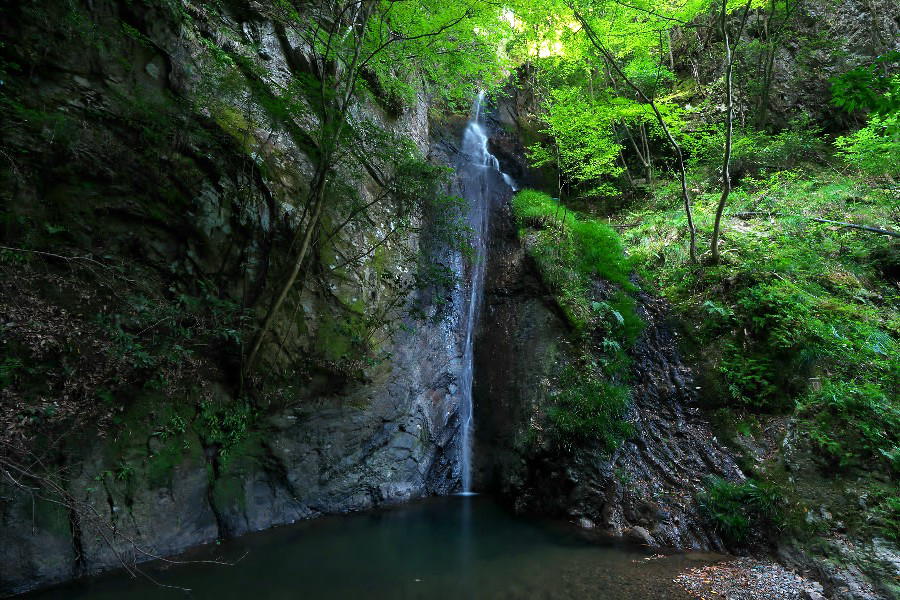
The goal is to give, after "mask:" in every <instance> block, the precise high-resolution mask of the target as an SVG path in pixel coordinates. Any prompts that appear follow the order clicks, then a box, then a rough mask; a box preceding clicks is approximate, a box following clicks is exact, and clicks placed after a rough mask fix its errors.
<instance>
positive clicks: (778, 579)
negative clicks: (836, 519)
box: [674, 558, 825, 600]
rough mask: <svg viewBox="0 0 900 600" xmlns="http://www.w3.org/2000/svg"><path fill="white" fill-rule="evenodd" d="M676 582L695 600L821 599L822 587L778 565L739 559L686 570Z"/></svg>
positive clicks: (822, 596) (822, 598)
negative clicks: (695, 599)
mask: <svg viewBox="0 0 900 600" xmlns="http://www.w3.org/2000/svg"><path fill="white" fill-rule="evenodd" d="M674 581H675V583H677V584H678V585H680V586H681V587H682V588H684V589H685V590H687V591H688V592H689V593H690V594H693V595H694V597H695V598H697V599H698V600H723V599H724V600H775V599H778V600H824V598H825V596H824V595H823V594H822V586H821V585H820V584H818V583H816V582H814V581H810V580H809V579H805V578H803V577H801V576H800V575H797V574H796V573H794V572H793V571H790V570H788V569H786V568H784V567H782V566H781V565H778V564H775V563H771V562H762V561H758V560H754V559H752V558H738V559H735V560H731V561H728V562H723V563H719V564H715V565H709V566H705V567H697V568H694V569H689V570H687V571H685V572H683V573H681V574H680V575H678V577H676V578H675V580H674Z"/></svg>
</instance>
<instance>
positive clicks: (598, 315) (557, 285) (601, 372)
mask: <svg viewBox="0 0 900 600" xmlns="http://www.w3.org/2000/svg"><path fill="white" fill-rule="evenodd" d="M512 206H513V211H514V213H515V217H516V222H517V224H518V225H519V227H520V230H519V236H520V238H521V239H522V240H523V242H524V244H525V247H526V249H527V251H528V254H529V256H530V257H531V258H532V259H533V260H534V263H535V265H536V266H537V269H538V271H539V273H540V275H541V278H542V280H543V281H544V284H545V285H546V286H547V288H548V289H549V290H550V292H551V293H552V294H553V297H554V299H555V300H556V303H557V305H558V306H559V308H560V310H561V311H562V313H563V314H564V315H565V317H566V320H567V321H568V323H569V325H570V326H571V327H572V330H573V335H572V338H573V342H574V343H575V346H576V347H577V348H578V349H579V354H578V356H577V358H576V359H574V360H573V362H572V364H570V365H568V366H565V367H563V368H562V370H561V372H560V373H559V376H558V378H557V382H556V383H557V387H558V390H557V392H556V394H555V396H554V399H553V406H551V407H550V408H549V409H548V411H547V417H548V420H549V423H550V424H551V426H552V431H553V433H554V435H555V437H556V438H557V440H558V441H559V442H560V443H561V444H562V445H564V446H568V445H570V444H572V443H577V442H579V441H584V440H597V441H599V442H600V444H601V446H602V447H603V448H604V449H605V450H606V451H611V450H613V449H614V448H615V447H616V446H618V444H619V443H621V441H622V440H624V439H625V438H626V437H628V435H630V433H631V426H630V424H629V423H628V422H627V420H626V416H627V411H628V406H629V393H630V390H629V387H628V385H627V379H628V375H627V371H628V366H629V364H630V360H629V358H628V355H627V349H628V348H629V347H630V346H631V345H632V344H633V343H634V341H635V340H636V338H637V336H638V334H639V333H640V331H641V329H642V327H643V322H642V321H641V319H640V317H639V316H638V314H637V311H636V307H635V301H634V299H633V298H632V297H631V296H630V295H629V292H633V291H634V290H635V289H636V288H635V285H634V284H633V283H632V282H631V281H630V275H631V271H632V266H631V261H630V260H629V259H628V258H627V257H626V256H625V253H624V249H623V246H622V242H621V240H620V239H619V236H618V234H617V233H616V232H615V231H614V230H613V229H612V228H611V227H609V226H608V225H605V224H603V223H600V222H599V221H596V220H593V219H587V218H584V217H583V216H581V215H579V214H577V213H575V212H573V211H571V210H569V209H568V208H567V207H566V206H564V205H562V204H561V203H560V202H559V201H558V200H555V199H553V198H551V197H550V196H548V195H546V194H543V193H541V192H537V191H534V190H523V191H521V192H519V193H518V194H516V196H515V197H514V198H513V201H512Z"/></svg>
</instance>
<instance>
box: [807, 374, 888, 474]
mask: <svg viewBox="0 0 900 600" xmlns="http://www.w3.org/2000/svg"><path fill="white" fill-rule="evenodd" d="M895 392H896V390H895ZM797 412H798V414H799V415H800V417H801V424H802V428H803V432H804V433H805V434H806V435H807V436H809V438H810V440H811V441H812V442H813V444H814V445H815V446H816V447H817V448H818V449H819V450H821V451H822V452H823V453H824V455H825V456H827V457H828V458H829V459H831V460H832V461H833V462H834V463H836V464H837V465H839V466H840V467H849V466H856V467H863V468H867V469H872V468H873V466H874V465H875V464H878V463H883V464H885V465H886V466H887V467H889V470H890V469H893V470H894V471H897V472H900V403H898V401H897V397H896V394H894V397H893V398H891V397H889V395H888V393H886V392H885V391H884V390H883V389H882V388H881V387H880V386H878V385H877V384H873V383H854V382H850V381H833V380H826V381H825V382H823V383H822V386H821V388H820V389H817V390H810V392H809V393H808V394H807V395H806V396H805V397H804V398H802V399H801V400H799V401H798V402H797Z"/></svg>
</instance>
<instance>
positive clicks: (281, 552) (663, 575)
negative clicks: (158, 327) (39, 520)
mask: <svg viewBox="0 0 900 600" xmlns="http://www.w3.org/2000/svg"><path fill="white" fill-rule="evenodd" d="M245 553H246V556H245V557H244V558H243V559H242V560H241V561H240V562H239V563H238V564H237V565H236V566H218V565H198V564H184V565H177V566H170V567H167V568H164V569H163V568H160V567H155V566H153V565H149V566H146V567H145V569H146V570H147V572H149V573H151V574H152V575H153V576H154V577H156V578H157V579H158V580H159V581H161V582H163V583H166V584H170V585H177V586H181V587H187V588H191V590H192V592H191V594H189V595H187V597H190V598H204V599H206V598H209V599H215V600H232V599H233V600H238V599H240V600H288V599H290V600H300V599H318V598H326V599H329V598H342V599H343V598H347V599H350V598H352V599H357V598H359V599H363V598H364V599H388V598H390V599H395V598H396V599H407V598H409V599H413V598H415V599H418V598H422V599H425V598H427V599H440V598H453V599H467V598H491V599H493V598H500V599H502V598H547V599H556V598H559V599H563V598H573V599H581V598H585V599H587V598H591V599H593V600H643V599H647V600H666V599H672V600H676V599H677V600H688V599H689V598H690V596H689V595H687V594H686V593H685V592H683V591H680V590H679V589H678V588H676V587H675V585H674V584H673V583H672V579H673V578H674V577H675V576H676V575H677V574H678V573H679V572H680V571H681V570H683V569H685V568H688V567H693V566H698V565H700V564H704V563H709V562H713V561H715V560H716V557H715V556H710V555H690V554H676V555H672V556H667V557H664V558H655V559H651V560H647V558H648V554H646V553H643V552H641V551H640V550H639V549H635V548H629V547H622V546H612V545H609V544H602V543H599V542H597V541H596V540H593V541H591V540H588V539H585V537H584V535H583V533H582V532H580V531H579V530H577V529H575V528H573V527H571V526H569V525H567V524H563V523H550V522H535V521H533V520H526V519H520V518H517V517H514V516H512V515H510V514H508V513H507V512H505V511H504V510H502V509H500V508H499V507H498V506H497V505H496V504H494V503H493V502H492V501H491V500H490V499H489V498H485V497H481V496H478V497H469V498H462V497H453V498H439V499H434V500H428V501H424V502H419V503H414V504H409V505H405V506H400V507H396V508H392V509H389V510H383V511H378V512H372V513H366V514H358V515H352V516H343V517H327V518H323V519H318V520H315V521H309V522H304V523H300V524H297V525H292V526H289V527H281V528H277V529H274V530H270V531H267V532H263V533H259V534H253V535H249V536H245V537H242V538H240V539H239V540H235V541H233V542H229V543H227V544H222V545H220V546H212V547H207V548H203V549H200V550H197V551H194V552H191V553H190V554H189V555H187V556H185V557H184V558H185V559H205V558H223V559H235V558H237V557H240V556H241V555H243V554H245ZM184 597H186V595H185V593H184V592H180V591H175V590H166V589H162V588H160V587H158V586H154V585H153V584H152V583H150V582H148V581H146V580H143V579H137V580H134V579H130V578H129V577H128V576H126V575H122V574H114V575H110V576H105V577H101V578H97V579H94V580H90V581H86V582H79V583H77V584H73V585H69V586H66V587H62V588H56V589H53V590H49V591H47V592H44V593H41V594H36V595H33V596H29V599H31V600H37V599H40V600H49V599H50V598H53V599H54V600H57V599H59V600H76V599H77V600H87V599H90V600H112V599H116V600H119V599H125V598H127V599H128V600H145V599H150V598H152V599H168V598H173V599H178V598H184Z"/></svg>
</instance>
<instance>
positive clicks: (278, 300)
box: [244, 171, 327, 372]
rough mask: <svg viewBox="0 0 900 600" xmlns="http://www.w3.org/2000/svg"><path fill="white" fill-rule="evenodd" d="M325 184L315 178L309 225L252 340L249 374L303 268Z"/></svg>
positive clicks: (324, 180)
mask: <svg viewBox="0 0 900 600" xmlns="http://www.w3.org/2000/svg"><path fill="white" fill-rule="evenodd" d="M326 183H327V175H326V173H325V172H324V171H323V172H322V173H320V174H319V175H318V177H317V178H316V183H315V188H314V190H313V202H312V208H311V213H310V218H309V223H308V224H307V226H306V231H305V232H304V234H303V241H302V242H301V244H300V250H299V251H298V252H297V258H296V259H295V260H294V265H293V267H292V269H291V272H290V275H288V278H287V279H286V280H285V282H284V285H282V286H281V290H280V291H279V293H278V295H277V296H276V297H275V300H274V301H273V302H272V306H271V307H269V310H268V312H267V313H266V317H265V319H264V320H263V322H262V325H260V327H259V330H258V331H257V332H256V337H255V339H254V340H253V346H252V348H251V349H250V354H248V355H247V362H246V364H245V367H244V370H245V371H248V372H249V371H250V370H251V369H252V368H253V364H254V362H255V361H256V356H257V354H258V353H259V349H260V347H262V343H263V340H264V339H265V337H266V334H268V332H269V329H270V328H271V327H272V322H273V321H274V320H275V316H276V315H277V314H278V311H279V309H280V308H281V305H282V304H284V301H285V299H286V298H287V295H288V292H290V291H291V288H292V287H293V286H294V283H295V282H296V281H297V277H298V276H299V274H300V270H301V269H302V268H303V263H304V261H305V260H306V255H307V253H308V252H309V248H310V246H311V242H312V238H313V233H314V232H315V231H316V227H317V225H318V223H319V217H321V215H322V208H323V207H324V206H325V187H326ZM301 225H302V224H301Z"/></svg>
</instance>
